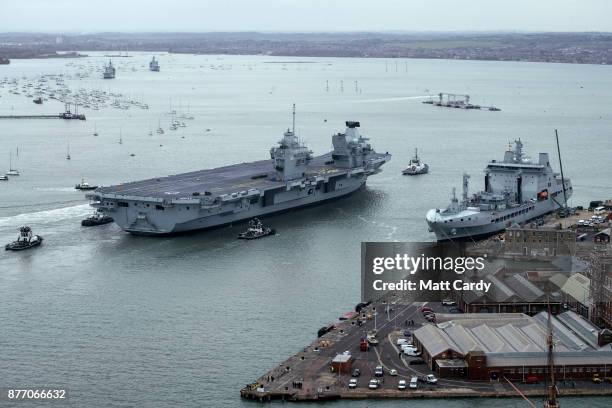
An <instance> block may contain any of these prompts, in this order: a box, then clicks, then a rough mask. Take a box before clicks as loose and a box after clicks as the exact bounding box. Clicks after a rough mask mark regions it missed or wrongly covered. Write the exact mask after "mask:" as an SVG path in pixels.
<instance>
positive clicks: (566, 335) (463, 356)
mask: <svg viewBox="0 0 612 408" xmlns="http://www.w3.org/2000/svg"><path fill="white" fill-rule="evenodd" d="M551 319H552V326H553V333H554V342H555V352H554V362H555V370H556V377H557V378H558V379H559V380H566V379H567V380H570V379H584V378H592V377H593V375H594V374H598V375H599V376H600V377H602V378H605V377H607V376H610V375H612V349H611V348H610V345H609V343H610V342H612V335H611V333H610V331H609V330H606V329H603V330H600V329H599V328H597V327H596V326H594V325H593V324H592V323H591V322H589V321H588V320H586V319H584V318H583V317H582V316H580V315H578V314H576V313H574V312H572V311H568V312H565V313H561V314H559V315H557V316H555V317H552V318H551ZM436 320H437V324H435V325H434V324H426V325H424V326H422V327H420V328H419V329H417V330H415V332H414V342H415V344H416V345H417V347H418V348H419V350H421V351H422V353H423V359H424V360H425V361H426V363H427V364H428V366H429V368H430V369H432V370H434V371H436V372H437V373H438V374H439V375H440V376H441V377H447V378H448V377H460V378H467V379H469V380H474V381H478V380H481V381H488V380H497V379H501V378H503V377H506V378H508V379H510V380H519V381H528V380H529V381H543V380H544V379H545V378H547V377H548V376H549V375H548V363H547V349H548V347H547V343H546V336H547V323H548V315H547V313H545V312H542V313H539V314H537V315H535V316H533V317H530V316H527V315H525V314H521V313H507V314H506V313H490V314H489V313H467V314H463V315H454V314H438V315H437V316H436Z"/></svg>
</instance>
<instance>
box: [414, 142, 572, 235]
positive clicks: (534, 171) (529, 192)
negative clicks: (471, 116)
mask: <svg viewBox="0 0 612 408" xmlns="http://www.w3.org/2000/svg"><path fill="white" fill-rule="evenodd" d="M469 178H470V176H469V175H467V174H464V175H463V197H462V200H461V201H459V200H458V199H457V197H456V196H455V189H453V197H452V199H451V202H450V204H449V206H448V207H446V208H444V209H440V208H434V209H431V210H429V211H428V212H427V215H426V216H425V218H426V220H427V224H428V225H429V230H430V231H431V232H433V233H435V234H436V238H437V240H438V241H449V240H469V239H478V238H483V237H487V236H490V235H493V234H495V233H497V232H500V231H503V230H505V229H506V228H507V227H509V226H511V225H513V224H520V223H523V222H526V221H529V220H532V219H534V218H538V217H541V216H542V215H544V214H547V213H550V212H552V211H555V210H556V209H559V208H561V207H564V206H566V203H567V199H568V198H570V197H571V195H572V183H571V182H570V180H569V179H566V178H564V177H563V176H562V175H560V174H558V173H555V172H553V170H552V168H551V166H550V159H549V157H548V153H540V155H539V158H538V161H537V162H533V161H531V159H529V158H527V157H525V156H524V154H523V143H522V142H521V141H520V140H516V141H515V142H514V149H512V146H509V148H508V150H507V151H506V153H505V155H504V159H503V160H502V161H497V160H492V161H491V162H489V164H487V167H486V169H485V180H484V182H485V189H484V191H481V192H479V193H476V194H474V195H473V196H472V197H468V183H469Z"/></svg>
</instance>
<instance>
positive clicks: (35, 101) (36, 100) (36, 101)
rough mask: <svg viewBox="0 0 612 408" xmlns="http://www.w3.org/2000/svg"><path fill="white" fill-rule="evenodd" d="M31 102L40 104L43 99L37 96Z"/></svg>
mask: <svg viewBox="0 0 612 408" xmlns="http://www.w3.org/2000/svg"><path fill="white" fill-rule="evenodd" d="M32 102H34V103H35V104H37V105H42V103H43V100H42V98H41V97H40V96H39V97H38V98H36V99H34V100H33V101H32Z"/></svg>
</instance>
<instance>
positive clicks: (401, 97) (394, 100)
mask: <svg viewBox="0 0 612 408" xmlns="http://www.w3.org/2000/svg"><path fill="white" fill-rule="evenodd" d="M430 97H431V96H430V95H417V96H397V97H391V98H373V99H355V100H352V101H351V103H352V104H353V103H380V102H400V101H407V100H410V99H425V98H430ZM341 103H342V104H344V103H346V100H344V99H342V100H337V101H330V102H324V101H317V102H304V103H301V105H335V104H341Z"/></svg>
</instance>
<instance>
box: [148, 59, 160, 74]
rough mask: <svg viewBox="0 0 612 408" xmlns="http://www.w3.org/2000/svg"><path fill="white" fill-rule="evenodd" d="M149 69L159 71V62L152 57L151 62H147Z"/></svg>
mask: <svg viewBox="0 0 612 408" xmlns="http://www.w3.org/2000/svg"><path fill="white" fill-rule="evenodd" d="M149 71H153V72H159V62H158V61H157V60H156V59H155V57H153V59H152V60H151V62H149Z"/></svg>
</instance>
